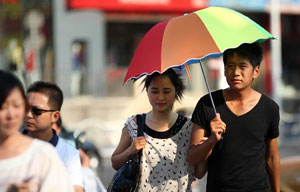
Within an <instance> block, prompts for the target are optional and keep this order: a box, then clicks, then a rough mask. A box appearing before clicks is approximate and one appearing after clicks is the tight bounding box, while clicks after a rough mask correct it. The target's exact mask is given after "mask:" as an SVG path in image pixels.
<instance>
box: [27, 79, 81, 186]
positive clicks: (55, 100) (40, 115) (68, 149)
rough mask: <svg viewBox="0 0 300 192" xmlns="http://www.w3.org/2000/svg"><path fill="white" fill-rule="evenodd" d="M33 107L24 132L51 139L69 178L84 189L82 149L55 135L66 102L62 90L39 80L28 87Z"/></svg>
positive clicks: (28, 115) (49, 140)
mask: <svg viewBox="0 0 300 192" xmlns="http://www.w3.org/2000/svg"><path fill="white" fill-rule="evenodd" d="M27 98H28V102H29V104H30V110H29V112H28V114H27V116H26V120H25V126H26V129H25V130H24V132H23V133H24V134H26V135H28V136H31V137H33V138H36V139H40V140H43V141H47V142H50V143H51V144H52V145H53V146H54V147H55V149H56V151H57V153H58V155H59V157H60V159H61V160H62V161H63V163H64V165H65V167H66V169H67V172H68V175H69V178H70V181H71V183H72V185H73V187H74V189H75V191H76V192H82V191H83V181H82V172H81V164H80V158H79V152H78V150H77V149H75V147H73V146H72V145H70V144H68V143H67V142H65V141H64V140H63V139H62V138H60V137H58V136H57V135H56V132H55V130H54V129H52V127H53V124H55V123H56V121H57V120H58V119H59V117H60V110H61V106H62V103H63V93H62V91H61V89H60V88H59V87H58V86H57V85H55V84H53V83H47V82H42V81H37V82H35V83H33V84H31V85H30V86H29V88H28V90H27Z"/></svg>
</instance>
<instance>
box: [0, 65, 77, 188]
mask: <svg viewBox="0 0 300 192" xmlns="http://www.w3.org/2000/svg"><path fill="white" fill-rule="evenodd" d="M0 82H1V84H0V173H1V174H0V191H30V192H35V191H49V192H50V191H73V189H72V187H71V185H70V183H69V181H68V177H67V174H66V171H65V169H64V167H63V165H62V163H61V161H60V160H59V158H58V156H57V154H56V152H55V150H54V149H53V147H52V146H51V145H49V144H48V143H45V142H43V141H40V140H37V139H31V138H29V137H27V136H24V135H22V134H21V133H20V132H19V128H20V127H21V124H22V122H23V120H24V117H25V113H26V112H27V111H28V109H29V108H28V104H27V101H26V96H25V93H24V89H23V86H22V84H21V82H20V80H18V79H17V78H16V77H15V76H14V75H12V74H11V73H9V72H5V71H2V70H0Z"/></svg>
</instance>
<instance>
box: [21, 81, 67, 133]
mask: <svg viewBox="0 0 300 192" xmlns="http://www.w3.org/2000/svg"><path fill="white" fill-rule="evenodd" d="M27 99H28V102H29V105H30V111H29V113H27V116H26V117H27V118H26V129H27V130H28V131H29V132H34V131H38V132H43V131H45V130H49V129H50V130H52V126H53V124H54V123H55V122H56V121H57V120H58V119H59V117H60V109H61V106H62V103H63V92H62V91H61V89H60V88H59V87H58V86H57V85H56V84H53V83H48V82H43V81H37V82H35V83H33V84H31V85H30V86H29V87H28V90H27Z"/></svg>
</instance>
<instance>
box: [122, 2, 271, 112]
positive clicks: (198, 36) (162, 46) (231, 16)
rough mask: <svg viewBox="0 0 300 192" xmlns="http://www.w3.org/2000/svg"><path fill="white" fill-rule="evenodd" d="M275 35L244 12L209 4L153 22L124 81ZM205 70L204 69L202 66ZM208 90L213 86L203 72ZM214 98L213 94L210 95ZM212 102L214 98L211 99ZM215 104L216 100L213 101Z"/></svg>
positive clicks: (136, 52)
mask: <svg viewBox="0 0 300 192" xmlns="http://www.w3.org/2000/svg"><path fill="white" fill-rule="evenodd" d="M267 39H274V37H273V36H272V35H271V34H270V33H269V32H268V31H266V30H265V29H264V28H262V27H261V26H260V25H258V24H257V23H255V22H254V21H253V20H251V19H250V18H248V17H246V16H245V15H243V14H241V13H239V12H237V11H234V10H232V9H228V8H222V7H209V8H205V9H202V10H199V11H195V12H193V13H190V14H186V15H183V16H179V17H174V18H172V19H170V20H167V21H163V22H160V23H158V24H156V25H155V26H153V27H152V28H151V29H150V30H149V31H148V32H147V33H146V35H145V36H144V37H143V39H142V40H141V42H140V43H139V45H138V47H137V49H136V51H135V53H134V56H133V58H132V60H131V63H130V65H129V68H128V70H127V74H126V76H125V79H124V82H123V83H126V82H127V81H128V80H129V79H133V80H136V79H138V78H140V77H141V76H143V75H146V74H152V73H154V72H160V73H162V72H164V71H165V70H167V69H168V68H171V67H176V68H183V67H186V69H187V71H188V73H189V70H188V68H187V64H190V63H196V62H197V63H200V66H201V68H202V65H201V60H203V59H205V58H206V57H209V56H220V55H222V53H223V51H225V50H226V49H228V48H236V47H238V46H239V45H241V44H243V43H253V42H258V43H261V42H263V41H265V40H267ZM202 72H203V69H202ZM203 75H204V79H205V82H206V85H207V89H208V92H209V94H210V90H209V87H208V84H207V79H206V77H205V74H204V72H203ZM211 99H212V98H211ZM212 103H213V102H212ZM213 106H214V104H213Z"/></svg>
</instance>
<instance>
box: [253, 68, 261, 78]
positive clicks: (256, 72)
mask: <svg viewBox="0 0 300 192" xmlns="http://www.w3.org/2000/svg"><path fill="white" fill-rule="evenodd" d="M259 73H260V66H259V65H257V66H256V67H255V68H254V70H253V78H257V77H258V76H259Z"/></svg>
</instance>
